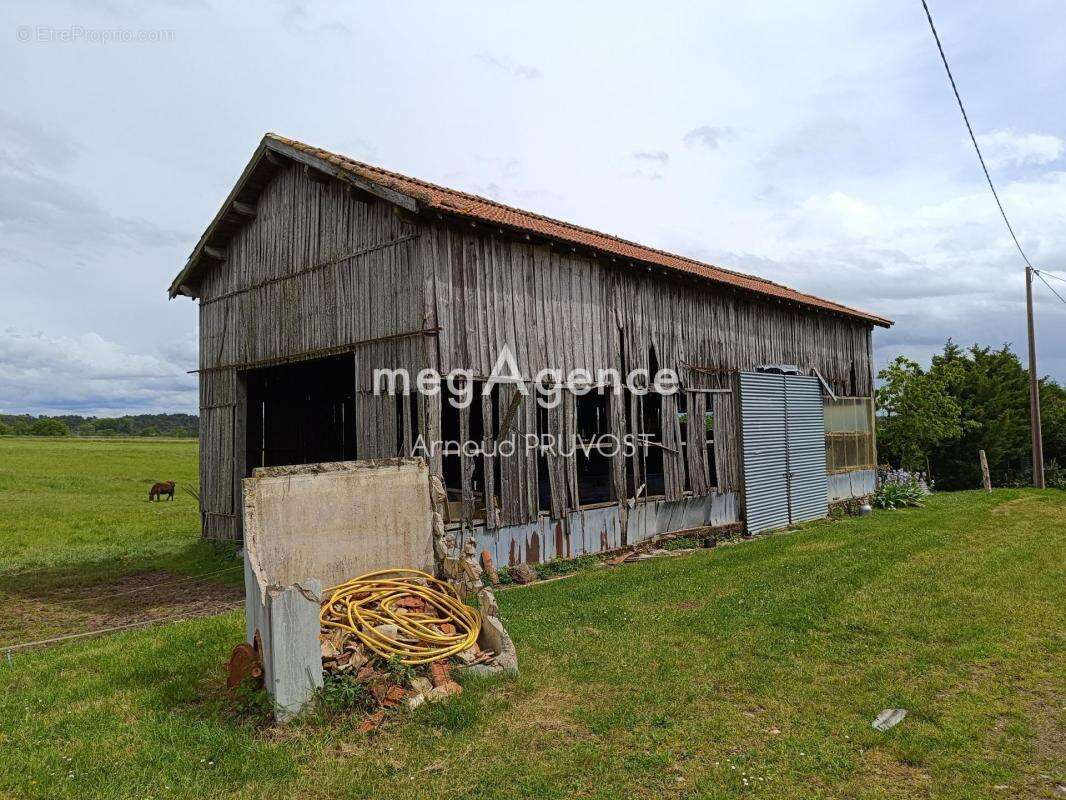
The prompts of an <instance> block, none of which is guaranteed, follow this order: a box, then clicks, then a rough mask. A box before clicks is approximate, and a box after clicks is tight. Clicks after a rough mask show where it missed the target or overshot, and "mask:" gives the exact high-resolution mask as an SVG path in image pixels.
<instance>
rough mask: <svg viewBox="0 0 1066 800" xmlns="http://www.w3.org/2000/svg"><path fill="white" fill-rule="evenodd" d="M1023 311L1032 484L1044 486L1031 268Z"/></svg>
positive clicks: (1028, 272) (1028, 273) (1026, 284)
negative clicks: (1031, 453)
mask: <svg viewBox="0 0 1066 800" xmlns="http://www.w3.org/2000/svg"><path fill="white" fill-rule="evenodd" d="M1025 312H1026V318H1027V319H1026V321H1027V322H1028V325H1029V427H1030V429H1031V431H1032V436H1033V486H1034V487H1036V488H1037V489H1043V488H1044V436H1043V433H1042V432H1041V430H1040V379H1039V377H1038V376H1037V371H1036V330H1035V328H1034V325H1033V269H1032V267H1026V268H1025Z"/></svg>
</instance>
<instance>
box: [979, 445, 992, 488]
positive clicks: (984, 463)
mask: <svg viewBox="0 0 1066 800" xmlns="http://www.w3.org/2000/svg"><path fill="white" fill-rule="evenodd" d="M979 452H980V456H981V481H982V483H984V486H985V491H986V492H991V491H992V478H991V476H989V474H988V458H987V457H986V456H985V451H984V450H981V451H979Z"/></svg>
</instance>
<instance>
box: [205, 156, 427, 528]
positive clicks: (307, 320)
mask: <svg viewBox="0 0 1066 800" xmlns="http://www.w3.org/2000/svg"><path fill="white" fill-rule="evenodd" d="M419 232H420V228H419V226H418V225H415V224H413V223H411V222H409V221H404V220H403V219H401V217H400V216H399V215H398V214H396V213H395V211H394V206H392V205H390V204H388V203H385V202H382V201H379V200H376V201H374V202H369V198H367V197H366V196H365V195H358V194H352V193H350V192H348V191H347V190H346V189H345V188H344V187H343V186H341V185H340V184H339V183H336V182H333V183H326V184H324V183H319V182H315V181H312V180H309V179H308V178H307V177H306V176H305V174H304V172H303V169H302V167H299V166H298V165H289V166H287V167H284V168H282V169H281V170H279V172H278V174H277V175H276V176H275V178H274V179H273V180H272V181H271V182H270V183H269V184H268V185H267V186H266V188H265V189H264V191H263V193H262V195H261V196H260V198H259V201H258V204H257V209H256V217H255V219H254V220H253V221H251V222H249V223H248V224H247V225H245V226H244V227H243V228H242V229H241V230H240V231H239V232H238V233H237V235H236V236H235V237H234V238H233V239H232V240H231V241H230V244H229V246H228V248H227V251H226V259H225V261H224V262H222V263H221V264H219V265H218V266H217V267H215V268H214V269H211V270H208V271H207V273H206V274H205V276H204V279H203V282H202V284H201V285H200V370H201V372H200V403H201V428H200V445H201V446H200V474H201V479H200V480H201V487H202V510H203V514H204V520H203V530H204V534H205V536H209V537H211V538H238V537H239V536H240V516H239V510H240V497H239V493H240V478H242V477H244V472H245V464H244V458H243V453H244V449H245V444H244V430H245V428H244V425H245V419H244V418H245V411H246V409H245V408H244V402H243V392H242V386H243V378H242V377H241V376H240V374H239V371H240V370H241V369H245V368H249V367H253V366H259V365H265V364H269V363H279V362H283V361H286V360H299V359H304V358H314V357H317V356H323V355H330V354H334V353H338V352H345V351H351V352H352V353H353V354H354V355H353V376H355V375H356V374H358V375H359V376H361V375H362V374H363V373H364V372H365V369H363V368H362V367H360V365H362V366H363V367H365V366H366V365H369V364H372V363H376V362H381V363H387V364H393V365H396V366H408V367H409V368H412V369H415V370H417V369H421V368H422V366H424V364H425V359H426V355H425V349H426V343H425V341H424V340H425V338H426V336H427V335H430V334H427V333H424V330H425V328H426V326H425V320H424V310H425V304H424V302H423V297H422V291H423V287H422V271H421V264H422V260H421V259H420V258H419V257H418V255H417V253H418V247H419V242H418V237H419ZM357 367H359V369H358V370H357ZM353 379H354V377H353ZM369 388H370V387H369V386H368V385H364V384H362V383H361V384H360V389H369ZM372 410H373V403H368V404H367V407H366V410H365V413H363V414H361V415H360V422H362V423H364V425H363V427H362V428H360V432H361V433H362V434H363V435H364V437H365V439H366V442H367V447H366V449H364V450H361V451H360V457H365V458H374V457H377V456H379V455H380V456H385V455H396V454H397V453H396V451H395V449H392V446H393V445H394V442H391V441H390V442H386V441H385V439H384V437H385V435H386V434H387V432H388V431H390V430H392V431H394V430H395V424H394V422H393V425H392V427H390V426H389V425H388V424H384V423H383V422H382V421H381V420H380V418H379V419H376V420H375V419H374V418H373V417H372V415H371V412H372ZM297 424H298V423H297ZM372 432H373V435H371V433H372ZM393 439H395V435H394V434H393ZM375 443H377V444H375ZM386 445H387V446H386Z"/></svg>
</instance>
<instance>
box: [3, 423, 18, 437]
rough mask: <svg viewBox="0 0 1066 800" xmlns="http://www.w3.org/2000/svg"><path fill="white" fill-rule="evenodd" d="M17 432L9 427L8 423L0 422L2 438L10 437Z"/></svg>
mask: <svg viewBox="0 0 1066 800" xmlns="http://www.w3.org/2000/svg"><path fill="white" fill-rule="evenodd" d="M14 432H15V429H14V428H12V427H11V426H10V425H8V424H7V423H6V422H0V436H10V435H11V434H13V433H14Z"/></svg>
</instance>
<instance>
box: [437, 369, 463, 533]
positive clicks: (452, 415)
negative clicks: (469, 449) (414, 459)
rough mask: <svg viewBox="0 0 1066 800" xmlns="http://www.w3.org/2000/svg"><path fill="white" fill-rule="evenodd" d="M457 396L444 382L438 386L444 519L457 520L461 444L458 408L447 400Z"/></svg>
mask: <svg viewBox="0 0 1066 800" xmlns="http://www.w3.org/2000/svg"><path fill="white" fill-rule="evenodd" d="M453 397H455V398H457V395H456V394H455V393H453V392H452V391H451V390H450V389H449V388H448V385H447V383H446V382H444V383H442V384H441V387H440V443H439V444H438V445H437V446H438V447H440V448H441V479H442V480H443V481H444V488H445V490H446V492H447V495H448V513H447V514H446V515H445V520H446V521H448V522H452V521H457V520H459V519H460V518H461V513H460V510H459V509H460V504H461V503H462V499H463V490H462V486H463V479H462V475H463V465H462V460H461V459H460V457H459V450H458V445H459V444H461V439H460V436H459V409H458V408H456V407H455V406H453V405H452V404H451V403H450V402H448V401H449V399H451V398H453Z"/></svg>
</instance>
